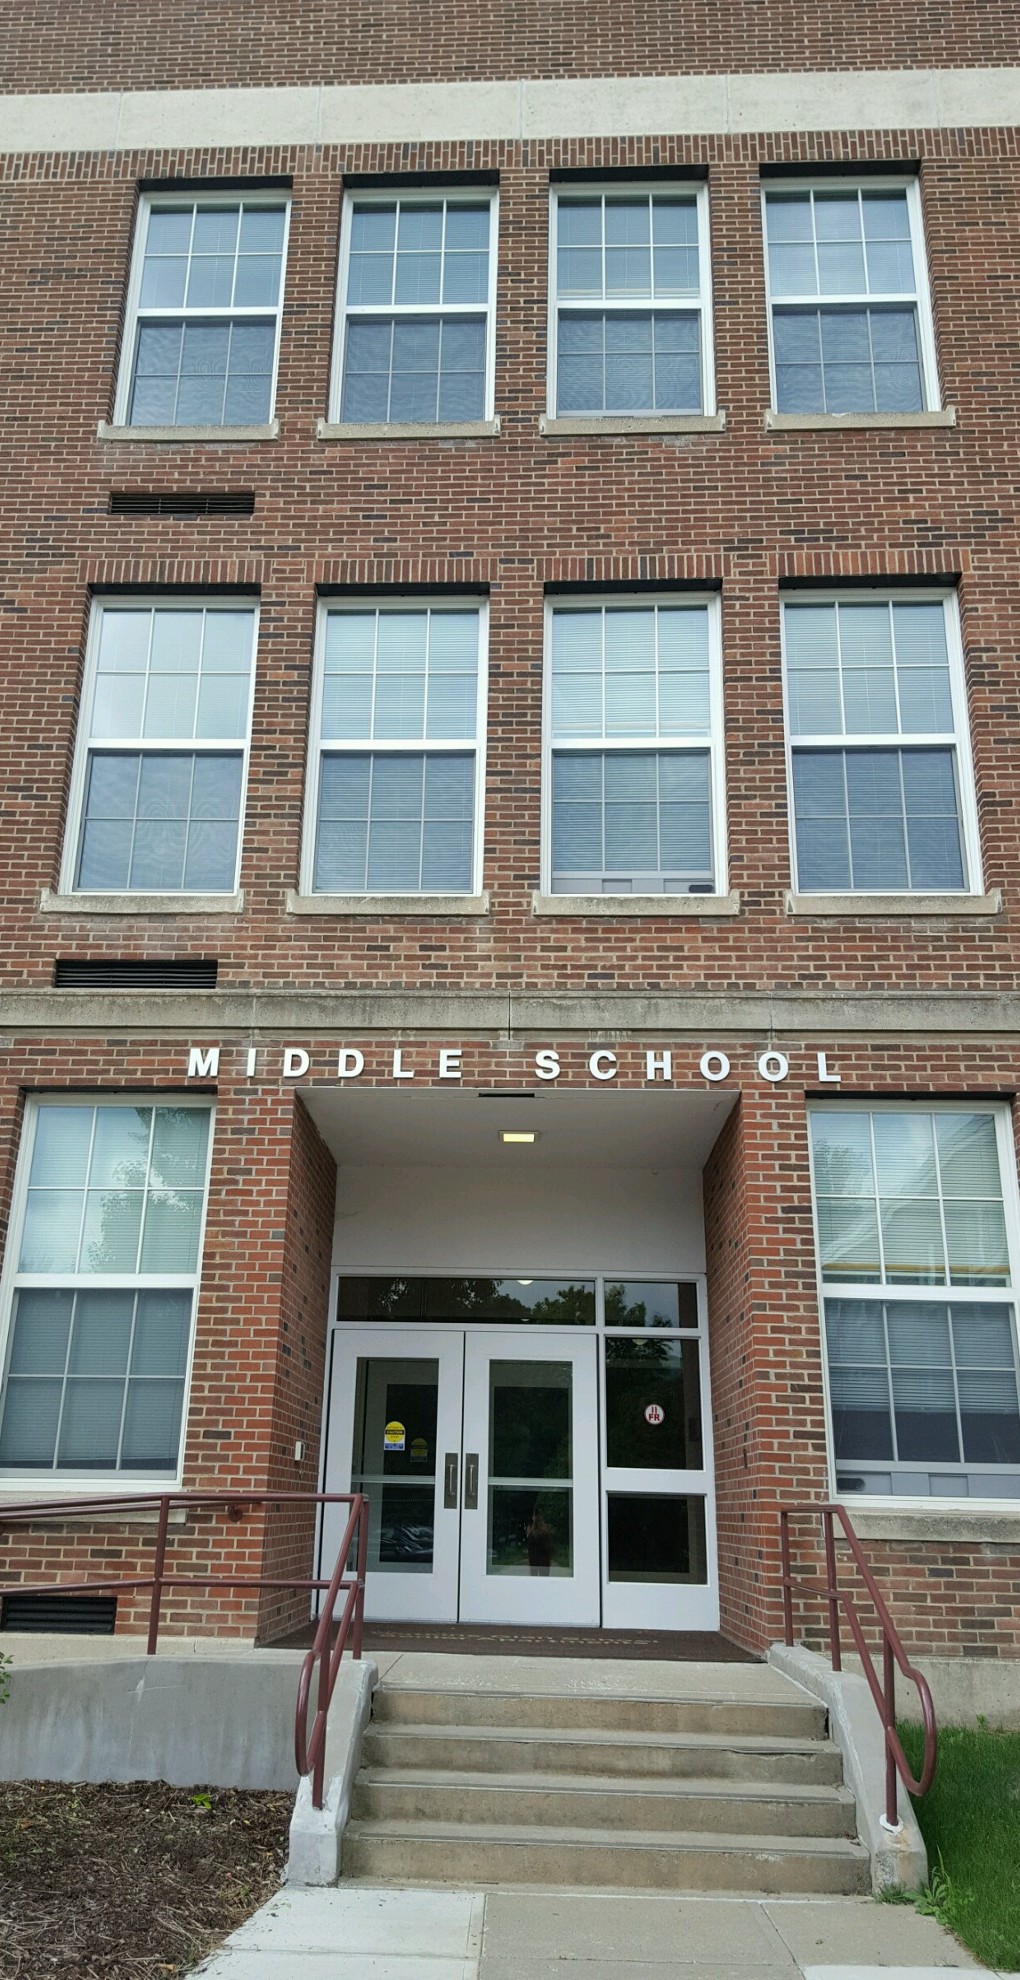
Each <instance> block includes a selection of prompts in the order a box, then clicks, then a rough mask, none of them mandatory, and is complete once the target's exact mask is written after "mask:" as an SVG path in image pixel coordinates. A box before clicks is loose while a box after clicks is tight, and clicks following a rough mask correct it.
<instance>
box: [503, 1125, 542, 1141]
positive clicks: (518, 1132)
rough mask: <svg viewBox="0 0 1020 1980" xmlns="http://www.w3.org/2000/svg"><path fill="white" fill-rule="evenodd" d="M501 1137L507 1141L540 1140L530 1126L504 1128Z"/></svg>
mask: <svg viewBox="0 0 1020 1980" xmlns="http://www.w3.org/2000/svg"><path fill="white" fill-rule="evenodd" d="M499 1138H500V1140H501V1141H502V1142H505V1143H516V1142H523V1141H537V1140H538V1136H537V1134H535V1133H534V1132H533V1130H532V1129H530V1128H503V1129H502V1131H501V1133H500V1137H499Z"/></svg>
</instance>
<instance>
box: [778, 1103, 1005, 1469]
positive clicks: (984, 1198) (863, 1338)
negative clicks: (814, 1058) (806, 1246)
mask: <svg viewBox="0 0 1020 1980" xmlns="http://www.w3.org/2000/svg"><path fill="white" fill-rule="evenodd" d="M1006 1126H1007V1124H1006V1120H1005V1116H1004V1115H1003V1114H1002V1112H1001V1110H999V1109H992V1108H980V1109H978V1108H975V1109H972V1110H971V1109H967V1108H966V1107H963V1106H960V1107H952V1108H949V1107H947V1108H927V1107H921V1106H913V1105H911V1106H907V1107H897V1106H894V1105H889V1106H887V1107H882V1108H874V1109H867V1110H865V1109H858V1108H854V1107H838V1108H837V1107H831V1108H816V1109H814V1110H813V1111H812V1113H811V1143H812V1161H813V1171H814V1193H815V1215H816V1222H817V1231H818V1257H819V1268H820V1273H821V1279H822V1284H823V1288H824V1310H825V1334H826V1346H827V1353H828V1370H829V1396H830V1407H831V1416H832V1433H833V1443H834V1451H835V1459H836V1470H837V1489H839V1490H840V1491H866V1492H880V1493H881V1492H884V1493H890V1492H891V1493H900V1494H911V1493H914V1494H918V1495H920V1496H931V1495H934V1496H947V1495H948V1496H954V1495H959V1496H964V1497H966V1496H972V1497H977V1498H980V1497H993V1498H999V1497H1012V1496H1017V1495H1020V1401H1018V1390H1017V1353H1016V1303H1015V1297H1014V1292H1013V1285H1014V1281H1013V1264H1012V1255H1011V1246H1010V1242H1009V1237H1008V1224H1009V1221H1010V1219H1011V1217H1012V1202H1011V1200H1009V1201H1008V1200H1007V1197H1006V1193H1005V1191H1004V1186H1003V1174H1004V1172H1005V1171H1004V1156H1005V1155H1008V1147H1007V1142H1008V1135H1007V1132H1006Z"/></svg>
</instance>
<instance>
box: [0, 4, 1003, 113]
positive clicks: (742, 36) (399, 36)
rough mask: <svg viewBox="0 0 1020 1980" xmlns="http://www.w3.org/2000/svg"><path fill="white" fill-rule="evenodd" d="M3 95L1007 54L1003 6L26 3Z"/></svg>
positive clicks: (9, 44)
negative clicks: (237, 81)
mask: <svg viewBox="0 0 1020 1980" xmlns="http://www.w3.org/2000/svg"><path fill="white" fill-rule="evenodd" d="M4 32H5V40H6V48H7V56H6V60H5V73H6V75H7V76H8V77H9V82H8V85H7V86H8V88H10V89H12V90H14V89H19V90H42V91H48V90H54V89H71V90H93V89H102V88H115V87H117V88H133V89H193V88H207V89H208V88H218V87H222V86H223V82H224V78H225V77H231V78H233V77H237V78H243V81H244V82H245V83H246V84H247V85H248V86H249V87H253V86H256V85H262V86H263V87H266V88H272V87H274V86H279V85H281V84H286V83H308V82H311V83H320V82H325V83H366V82H368V83H381V82H413V81H417V82H425V83H430V82H440V81H443V82H445V81H452V82H469V81H471V80H472V79H474V78H482V77H513V76H518V77H519V76H576V75H580V76H600V75H616V74H623V75H650V74H651V75H656V74H666V75H674V74H676V75H697V74H702V73H704V72H706V71H708V72H710V73H711V72H714V71H718V70H724V71H725V70H765V71H770V70H775V71H780V72H781V71H783V70H786V69H792V70H801V69H809V68H821V69H857V68H865V69H867V68H908V69H909V68H912V67H914V66H923V67H931V68H942V67H944V66H947V65H950V64H960V65H969V64H974V63H1009V62H1014V61H1015V60H1016V9H1015V7H1014V6H1013V5H1011V4H1010V3H1009V0H981V4H980V5H978V6H962V5H959V6H956V7H954V8H952V9H951V10H948V11H947V9H946V8H945V7H941V6H939V5H937V4H936V0H899V4H898V5H896V6H879V5H876V4H875V0H844V4H842V5H840V6H835V5H828V6H813V5H811V4H809V0H783V4H782V5H780V6H776V5H774V4H772V5H765V4H762V0H752V4H748V0H720V4H718V5H716V4H712V0H697V3H696V4H692V0H682V4H681V0H667V4H661V3H660V0H657V3H656V4H650V0H643V4H634V0H627V4H623V5H616V6H608V5H605V4H603V5H601V6H596V7H592V6H587V5H582V4H579V0H558V4H556V5H555V6H551V5H549V4H548V0H500V4H498V5H495V6H494V5H492V4H491V0H437V4H436V5H435V6H434V7H432V8H430V10H429V15H428V31H427V33H423V32H422V20H421V15H420V14H419V13H418V12H416V11H415V9H414V8H413V7H412V6H411V5H410V4H408V0H381V4H376V5H374V6H372V7H364V6H358V5H352V6H348V7H346V8H344V9H343V10H338V9H337V8H336V7H334V6H330V5H329V4H328V0H283V4H280V5H271V4H268V0H249V4H248V5H246V6H244V7H241V6H239V5H234V6H224V7H219V8H217V9H215V10H214V11H213V12H212V13H207V12H206V10H205V9H203V8H198V9H196V8H194V7H193V6H191V5H189V3H188V0H164V4H163V5H162V6H161V7H160V8H159V9H158V10H157V11H153V12H151V13H149V14H140V13H139V11H138V9H137V8H135V7H132V6H131V5H130V0H103V4H102V5H99V6H96V7H89V8H84V7H82V8H79V7H77V6H67V7H63V8H61V9H59V10H57V11H56V12H55V10H54V8H53V6H52V5H47V4H46V0H32V4H31V5H29V6H26V7H19V8H18V9H17V11H16V12H12V13H11V15H10V18H8V19H6V20H5V23H4Z"/></svg>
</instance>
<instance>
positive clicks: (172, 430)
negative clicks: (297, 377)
mask: <svg viewBox="0 0 1020 1980" xmlns="http://www.w3.org/2000/svg"><path fill="white" fill-rule="evenodd" d="M96 432H97V435H98V438H99V439H100V440H133V441H134V442H135V444H136V445H138V444H139V442H143V441H150V442H151V441H160V442H166V441H175V442H176V441H178V440H199V441H202V442H205V443H206V444H208V445H210V446H213V445H215V446H221V445H222V444H223V442H224V441H226V442H227V443H228V444H229V445H231V446H236V445H237V444H238V443H239V442H242V441H243V442H248V441H252V440H278V439H279V437H280V422H279V420H278V419H271V420H268V421H267V422H266V424H265V426H111V425H110V424H109V422H108V421H107V420H105V419H101V420H100V422H99V425H98V427H97V428H96Z"/></svg>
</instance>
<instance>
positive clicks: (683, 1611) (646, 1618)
mask: <svg viewBox="0 0 1020 1980" xmlns="http://www.w3.org/2000/svg"><path fill="white" fill-rule="evenodd" d="M525 1274H526V1275H527V1276H528V1277H530V1278H532V1279H535V1278H552V1279H573V1280H579V1281H588V1280H593V1281H594V1282H595V1286H596V1302H595V1308H596V1321H595V1326H594V1327H592V1328H583V1329H582V1328H563V1327H545V1328H540V1327H531V1326H529V1325H527V1324H526V1323H522V1324H521V1326H520V1328H519V1329H518V1331H519V1333H520V1335H521V1336H522V1337H528V1336H531V1337H536V1336H537V1335H539V1334H543V1335H544V1336H545V1337H546V1338H547V1339H552V1340H559V1339H561V1338H562V1336H563V1335H564V1334H571V1333H584V1334H594V1335H595V1336H596V1340H597V1350H596V1354H597V1363H598V1380H597V1395H598V1402H597V1411H598V1426H597V1435H598V1454H599V1464H598V1470H599V1488H598V1516H599V1535H600V1542H599V1545H600V1562H601V1584H602V1586H601V1622H600V1626H601V1627H602V1628H604V1629H609V1628H631V1629H642V1628H652V1629H664V1630H685V1629H696V1630H717V1629H718V1627H719V1557H718V1535H717V1520H716V1489H715V1452H714V1437H713V1418H712V1370H711V1344H710V1340H709V1328H708V1289H707V1278H706V1274H705V1272H704V1270H698V1271H692V1270H690V1269H687V1268H685V1267H682V1266H677V1265H674V1264H670V1265H666V1266H663V1265H659V1266H656V1265H655V1264H650V1265H648V1266H645V1267H644V1268H643V1269H642V1270H641V1271H640V1272H636V1271H635V1270H634V1269H633V1268H632V1267H627V1268H625V1269H617V1270H613V1269H612V1268H610V1269H608V1270H606V1269H604V1268H599V1269H593V1268H592V1267H590V1266H586V1265H575V1266H571V1265H569V1264H567V1265H561V1264H550V1265H545V1264H542V1265H536V1264H535V1263H534V1262H532V1263H530V1264H528V1263H525V1264H523V1265H522V1264H517V1265H506V1264H502V1265H500V1266H499V1267H496V1268H494V1267H493V1266H492V1265H491V1264H472V1265H462V1264H457V1265H451V1264H447V1265H430V1266H428V1267H426V1268H424V1269H418V1270H413V1271H412V1270H410V1269H409V1268H408V1267H406V1266H404V1267H401V1266H399V1265H388V1266H385V1267H384V1266H379V1265H374V1264H373V1265H359V1264H358V1263H357V1262H355V1261H353V1260H352V1261H351V1262H349V1263H344V1264H343V1265H342V1266H341V1265H336V1264H334V1265H332V1266H331V1268H330V1275H329V1309H328V1314H329V1317H328V1322H327V1342H326V1380H325V1383H324V1385H323V1398H322V1416H321V1427H320V1438H319V1451H320V1461H319V1475H320V1480H325V1478H326V1476H327V1466H328V1462H329V1443H330V1437H331V1427H332V1434H333V1435H334V1436H335V1434H336V1429H335V1425H332V1416H333V1376H334V1369H335V1351H336V1336H337V1335H338V1334H339V1335H342V1334H343V1333H344V1332H345V1331H349V1332H351V1333H353V1332H354V1331H356V1329H355V1326H354V1325H350V1326H349V1325H348V1323H347V1322H340V1321H338V1320H337V1318H336V1312H337V1302H338V1286H339V1282H340V1280H341V1279H348V1278H373V1279H391V1278H395V1277H398V1276H400V1277H404V1276H407V1277H411V1278H416V1279H451V1278H452V1279H471V1278H492V1279H518V1280H520V1279H521V1278H522V1276H523V1275H525ZM620 1281H624V1282H628V1281H629V1282H634V1281H644V1282H648V1283H653V1282H666V1283H668V1282H670V1281H679V1282H681V1283H686V1284H689V1285H694V1286H695V1287H696V1290H697V1306H698V1334H697V1339H698V1343H699V1357H700V1369H701V1421H702V1442H703V1455H704V1469H703V1471H701V1472H677V1473H672V1472H671V1473H662V1474H659V1475H658V1478H659V1479H661V1480H665V1481H666V1483H665V1484H664V1485H663V1486H662V1489H663V1490H664V1491H666V1492H667V1493H669V1494H673V1493H681V1494H682V1493H684V1492H688V1493H691V1494H692V1495H694V1496H697V1497H703V1498H704V1502H705V1566H706V1579H705V1581H704V1582H702V1583H691V1584H687V1583H684V1584H680V1585H673V1584H668V1583H657V1584H650V1585H649V1584H644V1583H636V1582H628V1583H622V1584H615V1586H617V1587H619V1589H620V1591H621V1592H620V1595H619V1597H618V1598H615V1599H614V1596H613V1593H612V1590H613V1588H614V1584H611V1583H610V1582H609V1581H608V1579H607V1561H606V1549H607V1532H608V1513H607V1497H608V1492H609V1490H610V1489H611V1487H610V1485H608V1484H607V1475H606V1463H605V1435H606V1432H605V1352H604V1346H603V1343H604V1341H605V1338H606V1326H605V1286H606V1284H607V1283H608V1284H613V1283H618V1282H620ZM369 1325H370V1327H371V1328H373V1329H374V1328H376V1327H377V1328H378V1329H379V1332H380V1333H382V1332H383V1330H384V1329H385V1326H386V1323H385V1322H383V1321H379V1322H374V1323H369ZM486 1327H488V1330H489V1331H491V1332H496V1331H497V1330H498V1323H495V1324H494V1323H482V1324H480V1325H479V1326H478V1328H477V1330H474V1329H466V1328H465V1327H464V1326H463V1325H462V1324H461V1325H457V1326H453V1325H451V1326H450V1327H448V1328H443V1327H428V1328H426V1327H424V1326H423V1327H422V1328H421V1329H420V1330H419V1331H420V1334H421V1336H422V1337H425V1336H426V1335H429V1334H431V1335H437V1334H441V1333H451V1332H454V1333H461V1334H465V1335H466V1334H468V1333H471V1332H474V1331H477V1332H478V1333H479V1334H482V1333H484V1332H485V1331H486ZM361 1331H366V1330H361ZM402 1331H404V1332H413V1331H415V1330H414V1329H413V1327H410V1326H408V1325H406V1324H405V1325H404V1327H403V1328H402ZM502 1331H503V1332H506V1331H508V1330H507V1329H506V1328H505V1327H504V1328H503V1329H502ZM676 1338H681V1336H676ZM622 1477H623V1474H621V1478H622ZM657 1482H658V1481H657ZM327 1489H328V1488H327V1486H326V1485H325V1483H320V1486H319V1490H320V1491H325V1490H327ZM612 1489H624V1490H627V1489H631V1490H636V1489H637V1485H636V1482H635V1483H634V1484H630V1483H629V1481H628V1482H627V1483H626V1484H623V1485H622V1487H618V1486H617V1480H616V1479H614V1480H613V1481H612ZM641 1489H642V1490H647V1489H648V1482H647V1477H645V1478H644V1480H643V1483H642V1487H641ZM324 1526H325V1522H324V1519H323V1517H322V1516H321V1514H320V1517H319V1519H318V1521H317V1524H316V1544H315V1561H316V1574H317V1576H318V1577H319V1578H320V1579H321V1578H322V1576H323V1574H324V1572H325V1573H331V1572H332V1568H333V1561H332V1560H328V1561H327V1560H326V1553H325V1548H324V1545H323V1533H324ZM403 1579H404V1580H405V1582H410V1581H411V1579H412V1577H411V1576H406V1577H403ZM422 1579H423V1580H424V1577H422ZM317 1611H318V1602H317V1599H315V1598H313V1603H312V1614H313V1615H315V1614H316V1613H317ZM624 1617H625V1620H624V1619H622V1618H624ZM408 1620H413V1618H411V1617H408Z"/></svg>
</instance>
